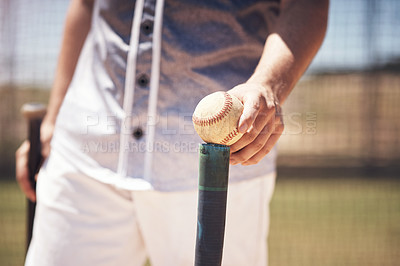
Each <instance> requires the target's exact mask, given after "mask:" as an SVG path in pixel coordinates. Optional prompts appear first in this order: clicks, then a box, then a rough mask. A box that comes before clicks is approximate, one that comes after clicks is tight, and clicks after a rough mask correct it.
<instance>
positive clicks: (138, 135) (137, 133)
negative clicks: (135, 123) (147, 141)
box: [132, 127, 143, 139]
mask: <svg viewBox="0 0 400 266" xmlns="http://www.w3.org/2000/svg"><path fill="white" fill-rule="evenodd" d="M132 135H133V137H134V138H135V139H140V138H142V136H143V129H141V128H140V127H137V128H135V130H133V132H132Z"/></svg>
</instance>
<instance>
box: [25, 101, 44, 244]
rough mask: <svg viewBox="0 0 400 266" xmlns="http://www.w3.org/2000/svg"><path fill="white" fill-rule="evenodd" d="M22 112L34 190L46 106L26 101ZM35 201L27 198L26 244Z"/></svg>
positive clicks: (40, 158)
mask: <svg viewBox="0 0 400 266" xmlns="http://www.w3.org/2000/svg"><path fill="white" fill-rule="evenodd" d="M21 112H22V114H23V115H24V116H25V118H26V119H27V121H28V140H29V142H30V149H29V155H28V156H29V157H28V170H29V182H30V184H31V186H32V188H33V189H35V190H36V181H35V176H36V174H37V173H38V171H39V167H40V165H41V163H42V154H41V144H40V125H41V123H42V119H43V117H44V115H45V113H46V107H45V106H44V105H43V104H40V103H27V104H24V105H23V106H22V109H21ZM35 208H36V204H35V202H32V201H30V200H28V209H27V231H26V232H27V235H26V241H27V242H26V245H27V247H28V246H29V243H30V242H31V239H32V230H33V219H34V217H35Z"/></svg>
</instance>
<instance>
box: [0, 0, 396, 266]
mask: <svg viewBox="0 0 400 266" xmlns="http://www.w3.org/2000/svg"><path fill="white" fill-rule="evenodd" d="M68 2H69V1H66V0H57V1H51V0H37V1H29V0H2V1H1V2H0V156H1V160H0V265H22V263H23V261H24V252H25V230H26V229H25V227H26V226H25V207H26V202H25V199H24V196H23V195H22V193H21V192H20V191H19V189H18V186H17V184H16V182H15V181H14V175H15V170H14V163H15V162H14V152H15V150H16V149H17V147H18V146H19V144H20V143H21V142H22V141H23V140H24V138H25V137H26V134H27V133H26V130H27V129H26V127H27V126H26V123H25V121H24V119H23V118H22V116H21V115H20V111H19V110H20V108H21V106H22V104H23V103H25V102H28V101H39V102H43V103H46V102H47V98H48V94H49V89H50V87H51V83H52V79H53V75H54V70H55V65H56V60H57V54H58V51H59V47H60V41H61V34H62V28H63V21H64V18H65V12H66V9H67V6H68ZM398 14H400V1H398V0H379V1H378V0H331V7H330V17H329V26H328V32H327V36H326V39H325V41H324V44H323V46H322V48H321V50H320V51H319V53H318V55H317V57H316V58H315V60H314V61H313V63H312V65H311V66H310V68H309V70H308V71H307V73H306V75H305V76H304V77H303V78H302V80H301V81H300V83H299V84H298V86H297V87H296V88H295V90H294V92H293V93H292V94H291V96H290V98H289V99H288V101H287V102H286V103H285V106H284V118H285V122H286V129H285V132H284V135H283V136H282V138H281V141H280V143H279V154H280V155H279V160H278V164H279V177H278V180H277V185H276V191H275V194H274V197H273V200H272V203H271V217H272V218H271V229H270V237H269V254H270V258H269V260H270V265H272V266H276V265H279V266H281V265H307V266H309V265H318V266H319V265H400V76H399V73H400V17H399V15H398Z"/></svg>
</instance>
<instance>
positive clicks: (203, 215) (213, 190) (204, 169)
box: [195, 144, 230, 266]
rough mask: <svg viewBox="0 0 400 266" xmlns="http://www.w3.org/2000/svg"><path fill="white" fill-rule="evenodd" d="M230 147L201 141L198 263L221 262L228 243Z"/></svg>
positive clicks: (216, 263) (196, 255)
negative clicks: (225, 243) (226, 222)
mask: <svg viewBox="0 0 400 266" xmlns="http://www.w3.org/2000/svg"><path fill="white" fill-rule="evenodd" d="M229 151H230V148H229V147H228V146H225V145H218V144H200V159H199V201H198V210H197V237H196V254H195V265H196V266H200V265H201V266H203V265H207V266H214V265H215V266H217V265H218V266H219V265H221V261H222V250H223V246H224V234H225V218H226V198H227V192H228V175H229V156H230V152H229Z"/></svg>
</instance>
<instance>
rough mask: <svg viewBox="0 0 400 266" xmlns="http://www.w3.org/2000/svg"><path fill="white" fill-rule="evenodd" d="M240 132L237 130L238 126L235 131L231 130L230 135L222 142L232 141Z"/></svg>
mask: <svg viewBox="0 0 400 266" xmlns="http://www.w3.org/2000/svg"><path fill="white" fill-rule="evenodd" d="M238 134H239V131H238V130H237V128H235V129H234V130H233V131H231V132H230V133H229V134H228V136H226V137H225V138H224V139H223V140H222V141H221V144H224V145H225V144H226V143H228V142H229V141H231V140H232V139H233V138H234V137H236V136H237V135H238Z"/></svg>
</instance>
